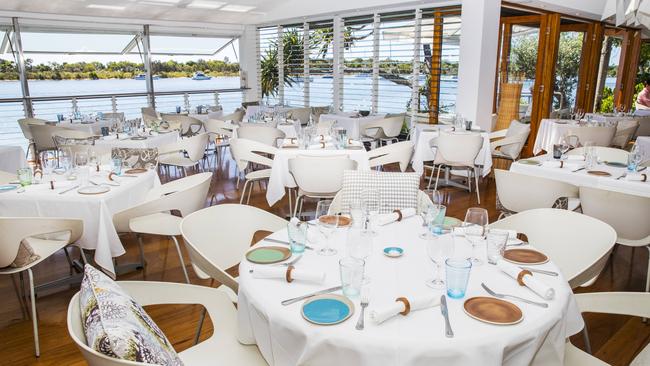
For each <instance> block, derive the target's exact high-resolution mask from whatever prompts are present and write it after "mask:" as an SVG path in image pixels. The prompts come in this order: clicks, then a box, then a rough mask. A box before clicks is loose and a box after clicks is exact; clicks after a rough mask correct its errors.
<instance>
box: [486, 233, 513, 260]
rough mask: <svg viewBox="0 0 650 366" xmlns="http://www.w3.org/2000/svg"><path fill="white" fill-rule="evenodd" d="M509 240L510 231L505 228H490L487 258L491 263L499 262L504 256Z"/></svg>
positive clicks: (487, 241)
mask: <svg viewBox="0 0 650 366" xmlns="http://www.w3.org/2000/svg"><path fill="white" fill-rule="evenodd" d="M507 242H508V232H507V231H505V230H494V229H492V230H488V233H487V240H486V253H487V260H488V263H490V264H497V261H498V260H499V259H501V258H503V253H504V252H505V250H506V243H507Z"/></svg>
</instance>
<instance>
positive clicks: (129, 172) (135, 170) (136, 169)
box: [124, 168, 147, 174]
mask: <svg viewBox="0 0 650 366" xmlns="http://www.w3.org/2000/svg"><path fill="white" fill-rule="evenodd" d="M146 171H147V169H144V168H133V169H129V170H127V171H125V172H124V173H125V174H140V173H145V172H146Z"/></svg>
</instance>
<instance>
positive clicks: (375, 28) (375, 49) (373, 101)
mask: <svg viewBox="0 0 650 366" xmlns="http://www.w3.org/2000/svg"><path fill="white" fill-rule="evenodd" d="M379 21H380V19H379V14H375V15H374V17H373V22H372V92H371V94H370V112H371V113H377V108H378V107H379Z"/></svg>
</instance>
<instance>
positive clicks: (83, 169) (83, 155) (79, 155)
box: [74, 151, 90, 187]
mask: <svg viewBox="0 0 650 366" xmlns="http://www.w3.org/2000/svg"><path fill="white" fill-rule="evenodd" d="M74 164H75V166H76V168H77V172H78V175H79V181H80V184H81V186H82V187H84V186H87V185H88V177H89V175H90V172H89V171H88V152H87V151H77V152H76V153H75V154H74Z"/></svg>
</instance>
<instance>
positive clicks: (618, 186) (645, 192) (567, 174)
mask: <svg viewBox="0 0 650 366" xmlns="http://www.w3.org/2000/svg"><path fill="white" fill-rule="evenodd" d="M549 157H550V155H549V154H546V155H540V156H537V157H535V158H534V159H535V160H539V161H544V160H548V159H549ZM510 170H511V171H513V172H517V173H523V174H528V175H533V176H537V177H543V178H548V179H554V180H559V181H562V182H566V183H571V184H573V185H576V186H579V187H580V186H584V187H593V188H599V189H604V190H608V191H613V192H620V193H627V194H632V195H636V196H642V197H650V181H648V182H638V181H637V182H631V181H626V180H625V178H623V179H618V180H617V179H616V178H618V177H620V176H621V175H623V173H625V172H626V171H627V170H626V168H615V167H610V166H607V165H605V164H598V166H597V167H594V168H593V169H592V170H601V171H606V172H609V173H610V174H612V176H611V177H601V176H596V175H591V174H587V169H583V170H581V171H578V172H575V173H574V172H573V171H572V170H571V169H567V168H550V167H544V166H538V165H527V164H522V163H519V162H515V163H513V164H512V165H511V166H510Z"/></svg>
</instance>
